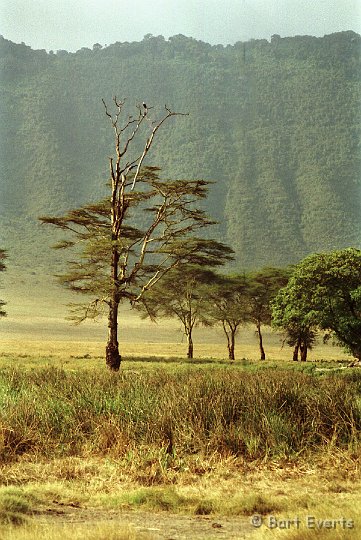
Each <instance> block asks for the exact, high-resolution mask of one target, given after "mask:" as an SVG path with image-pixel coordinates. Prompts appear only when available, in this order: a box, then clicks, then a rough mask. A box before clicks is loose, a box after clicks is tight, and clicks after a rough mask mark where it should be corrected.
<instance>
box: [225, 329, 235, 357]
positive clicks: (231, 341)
mask: <svg viewBox="0 0 361 540" xmlns="http://www.w3.org/2000/svg"><path fill="white" fill-rule="evenodd" d="M235 335H236V332H235V330H232V329H231V334H230V336H227V338H228V358H229V360H232V361H233V360H234V345H235Z"/></svg>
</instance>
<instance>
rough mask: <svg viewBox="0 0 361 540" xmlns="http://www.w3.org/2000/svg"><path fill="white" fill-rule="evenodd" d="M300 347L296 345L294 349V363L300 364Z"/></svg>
mask: <svg viewBox="0 0 361 540" xmlns="http://www.w3.org/2000/svg"><path fill="white" fill-rule="evenodd" d="M299 348H300V346H299V344H298V343H296V345H295V348H294V349H293V361H294V362H298V350H299Z"/></svg>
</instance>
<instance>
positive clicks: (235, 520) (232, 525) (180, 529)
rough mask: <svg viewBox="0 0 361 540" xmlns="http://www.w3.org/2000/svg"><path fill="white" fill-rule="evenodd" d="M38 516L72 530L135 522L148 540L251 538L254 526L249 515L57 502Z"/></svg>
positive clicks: (137, 528) (36, 517) (141, 533)
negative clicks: (106, 507) (107, 508)
mask: <svg viewBox="0 0 361 540" xmlns="http://www.w3.org/2000/svg"><path fill="white" fill-rule="evenodd" d="M34 518H35V520H36V521H38V522H39V523H42V524H44V525H48V524H53V525H54V524H56V526H57V527H59V528H61V527H66V529H67V531H68V532H70V530H71V529H69V527H71V525H72V524H74V525H78V524H82V525H86V526H87V527H89V528H91V527H93V526H94V525H95V524H97V526H98V527H99V525H101V523H104V524H106V523H107V524H108V523H110V522H112V523H113V524H114V523H117V522H118V523H119V527H124V526H129V525H130V526H131V527H132V529H134V531H136V533H137V536H138V534H139V538H144V539H147V540H150V539H151V540H189V539H192V540H206V539H207V540H208V539H213V538H219V539H222V538H223V539H227V540H232V539H239V540H240V539H243V538H249V537H250V534H251V533H252V531H254V528H253V527H252V526H251V523H250V519H249V518H246V517H219V516H218V517H211V516H184V515H180V514H170V513H168V512H167V513H166V512H163V513H154V512H152V513H151V512H138V511H135V512H130V511H122V510H120V511H115V510H112V511H102V510H99V508H85V507H79V506H77V505H74V506H73V505H63V504H59V503H57V502H54V503H53V504H52V505H51V506H48V507H47V508H45V509H43V510H41V511H39V512H38V513H37V514H35V516H34Z"/></svg>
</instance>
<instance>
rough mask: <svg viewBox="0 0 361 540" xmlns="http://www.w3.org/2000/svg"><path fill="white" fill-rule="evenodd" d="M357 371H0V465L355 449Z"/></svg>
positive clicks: (359, 421)
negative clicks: (37, 459)
mask: <svg viewBox="0 0 361 540" xmlns="http://www.w3.org/2000/svg"><path fill="white" fill-rule="evenodd" d="M360 397H361V373H360V372H358V373H355V374H352V376H349V377H347V376H341V375H340V374H338V375H333V376H330V375H324V376H322V377H315V376H312V375H309V374H306V373H296V372H290V371H287V370H283V371H282V370H280V371H274V370H272V371H269V372H266V371H263V372H256V373H247V372H240V371H237V370H236V369H235V370H229V369H227V370H221V369H219V370H214V371H209V372H205V371H204V370H201V369H197V368H194V369H192V370H189V371H184V370H182V371H179V372H174V373H169V372H166V371H164V370H153V371H151V372H150V371H144V372H133V371H127V372H124V373H120V374H116V375H113V374H110V373H107V372H103V371H100V370H99V371H98V370H93V371H81V372H69V371H64V370H62V369H55V368H51V369H48V368H47V369H45V368H44V369H37V370H33V371H22V370H21V369H19V368H17V369H3V370H2V371H1V372H0V460H2V461H3V462H4V461H11V460H14V459H17V457H18V456H19V455H22V454H31V455H32V456H34V455H37V456H44V457H47V458H50V457H61V456H75V455H78V456H84V455H90V454H92V455H106V454H110V455H112V456H113V457H125V458H126V459H129V460H130V461H131V460H132V457H134V456H135V455H136V454H139V452H145V451H146V452H150V453H151V452H152V451H155V452H158V455H159V452H161V455H162V456H163V457H164V460H165V461H167V459H168V458H169V457H171V456H178V457H181V458H183V457H186V456H189V455H192V454H197V453H200V454H202V455H204V456H207V455H212V454H214V453H216V454H219V455H222V456H229V455H235V456H244V458H245V459H257V458H274V457H282V456H291V455H294V454H298V453H303V452H306V453H307V452H312V451H318V450H323V449H325V448H327V447H331V446H334V447H338V448H344V449H355V448H359V442H360V436H359V434H360V428H361V407H360V403H361V400H360Z"/></svg>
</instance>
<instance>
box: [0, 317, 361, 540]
mask: <svg viewBox="0 0 361 540" xmlns="http://www.w3.org/2000/svg"><path fill="white" fill-rule="evenodd" d="M129 324H130V323H129ZM134 324H135V323H134ZM137 324H139V325H142V324H144V323H143V322H138V323H137ZM147 324H149V323H147ZM130 326H131V325H130ZM144 335H146V334H143V336H144ZM167 335H168V336H169V328H168V334H167ZM170 335H172V334H170ZM214 336H215V334H213V339H214ZM35 337H36V336H35ZM269 337H270V338H271V337H272V336H271V335H270V336H269ZM243 338H244V339H243V341H242V347H245V346H246V345H247V347H249V349H247V347H245V348H243V349H241V350H240V351H239V358H240V359H239V360H238V361H236V362H235V364H234V365H231V364H230V363H229V361H228V360H225V359H224V357H225V354H224V352H225V351H223V345H222V343H220V342H219V341H218V342H217V339H214V341H213V343H212V342H210V343H207V340H206V339H205V338H204V336H203V338H200V339H199V348H198V353H197V358H196V359H195V360H194V361H185V360H184V359H183V358H181V357H180V354H181V353H183V352H184V349H183V347H184V344H182V343H176V342H173V343H172V342H167V341H161V340H160V342H156V341H155V340H154V341H153V343H150V342H143V343H137V344H134V343H131V342H128V341H124V342H123V351H124V352H123V354H124V363H123V369H122V371H121V373H118V374H110V373H108V372H107V371H106V370H105V367H104V365H103V364H104V360H103V346H104V344H103V343H101V342H98V341H91V340H89V341H87V342H85V341H79V342H70V341H66V340H64V339H60V340H58V341H53V342H50V341H49V342H45V341H38V340H35V339H33V340H31V339H29V340H27V341H25V342H22V343H21V346H22V351H23V352H21V353H19V345H18V344H17V343H16V342H15V340H12V339H7V340H3V341H2V342H1V344H0V351H2V352H1V354H0V402H1V408H0V411H1V412H0V429H1V433H0V458H1V464H2V467H1V472H0V478H1V487H0V522H1V525H0V538H5V539H7V538H8V539H17V540H18V539H22V538H24V539H25V538H26V539H29V540H32V539H35V538H40V537H44V538H49V539H54V540H56V539H57V538H62V539H65V538H66V539H67V538H69V539H70V538H72V539H74V538H75V539H88V538H90V539H94V540H95V539H100V540H101V539H105V538H107V539H109V538H110V539H112V538H114V539H115V538H117V539H121V538H124V539H132V538H134V539H138V538H139V539H151V538H152V539H161V538H164V539H165V538H195V539H196V538H204V539H205V538H216V537H217V538H230V539H232V538H254V539H257V540H258V539H263V538H283V539H287V540H289V539H295V540H301V539H302V540H303V539H307V538H316V537H317V538H340V539H343V538H345V539H346V538H348V539H351V540H355V539H357V538H359V537H360V531H361V516H360V510H359V508H360V503H361V495H360V493H361V490H360V488H361V476H360V465H361V446H360V427H361V372H360V371H358V370H357V369H353V370H352V369H349V368H346V365H347V363H345V362H346V361H347V357H345V356H344V355H343V354H342V351H340V350H339V349H336V348H324V347H320V348H319V350H318V353H317V354H318V357H316V356H314V357H313V361H312V362H307V363H306V364H303V363H302V364H301V363H298V364H296V363H294V362H291V361H288V358H289V355H288V354H284V355H283V354H280V358H279V359H278V360H273V359H272V355H273V354H275V356H276V354H277V352H279V351H280V348H279V344H278V343H276V342H274V343H273V346H274V349H273V353H272V340H271V339H269V350H270V357H271V359H270V360H268V361H267V362H260V361H257V360H256V358H257V354H255V348H254V343H253V341H252V340H253V339H254V336H253V333H252V332H251V331H249V332H248V334H247V332H246V331H244V336H243ZM168 339H169V337H168ZM202 339H203V343H202ZM218 347H219V348H218ZM277 347H278V349H277ZM316 350H317V349H316ZM316 350H315V352H316ZM252 351H253V354H252ZM282 351H283V352H285V353H286V352H288V351H285V350H284V349H283V350H282ZM329 351H332V352H333V355H332V360H329V358H330V356H329ZM159 352H160V353H161V354H159ZM247 352H249V354H247ZM255 514H257V515H258V514H259V515H261V516H262V518H263V525H262V526H261V527H259V528H258V527H253V526H252V525H251V522H250V520H251V517H252V516H253V515H255ZM272 516H274V517H275V518H277V519H278V524H279V526H278V527H277V528H271V527H272V525H273V523H274V522H273V521H272V519H273V517H272ZM307 516H311V518H307ZM296 517H298V518H299V520H300V524H299V525H298V527H297V526H296V524H295V522H294V521H292V520H294V519H295V518H296ZM313 518H315V519H316V520H318V521H319V522H320V523H321V525H320V523H318V524H317V528H316V529H313V528H308V526H307V519H311V521H310V524H311V525H313V524H314V523H316V522H314V521H312V519H313ZM341 518H345V520H346V521H341V522H337V523H332V522H328V521H326V522H325V520H331V519H334V520H336V521H337V520H340V519H341ZM288 519H289V520H290V521H287V520H288ZM347 520H352V525H353V527H352V528H348V525H350V523H351V522H350V521H347ZM327 526H332V528H331V529H329V528H325V527H327ZM319 527H321V528H319Z"/></svg>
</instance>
